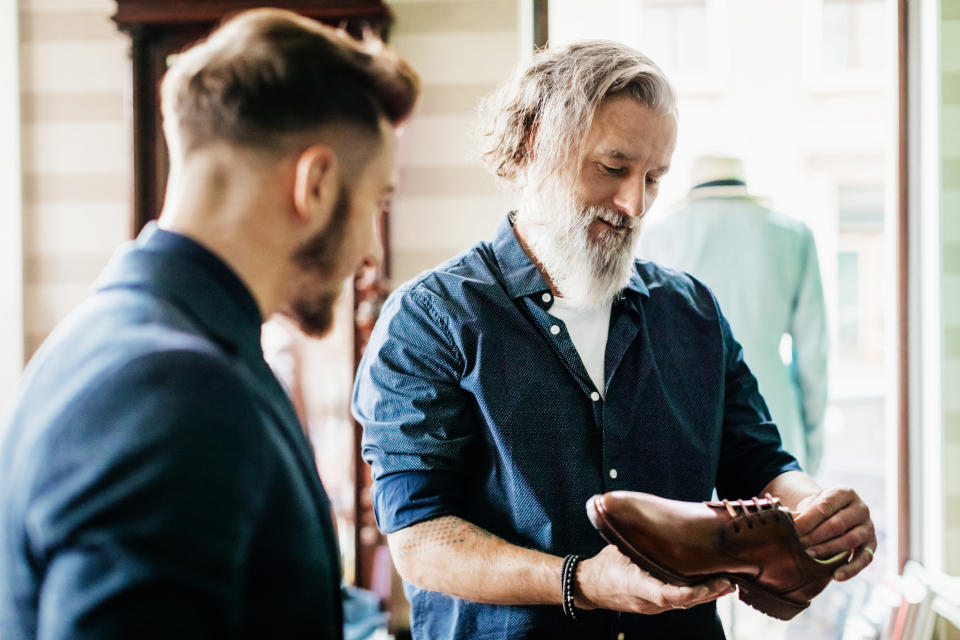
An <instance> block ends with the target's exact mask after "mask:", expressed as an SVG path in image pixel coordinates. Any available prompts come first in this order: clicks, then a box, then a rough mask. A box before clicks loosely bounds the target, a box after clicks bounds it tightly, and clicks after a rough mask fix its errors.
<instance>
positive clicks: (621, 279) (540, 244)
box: [516, 192, 640, 308]
mask: <svg viewBox="0 0 960 640" xmlns="http://www.w3.org/2000/svg"><path fill="white" fill-rule="evenodd" d="M597 218H603V219H604V220H607V221H610V222H613V223H614V224H623V225H624V226H625V227H626V228H625V229H623V230H620V231H616V230H613V229H605V230H604V231H603V232H602V233H601V234H600V235H599V236H598V237H597V238H596V239H595V240H591V238H590V235H589V226H590V224H591V223H593V221H594V220H596V219H597ZM516 220H517V221H518V222H520V223H521V224H522V226H523V234H524V235H523V239H524V241H525V242H526V243H527V246H528V247H529V248H530V250H531V252H532V253H533V255H534V256H535V257H536V261H537V262H538V263H539V264H540V268H541V269H543V271H544V272H545V273H546V274H547V275H548V276H549V277H550V279H551V280H552V281H553V284H554V285H555V286H556V288H557V290H558V291H559V293H560V295H561V296H562V297H563V298H564V300H566V301H567V302H569V303H570V304H571V305H573V306H576V307H581V308H590V307H598V306H602V305H606V304H609V303H610V302H612V301H613V300H614V298H616V297H617V296H618V295H619V294H620V292H621V291H623V289H624V287H626V286H627V284H628V283H629V282H630V277H631V275H632V274H633V269H634V267H633V263H634V255H635V251H636V246H637V241H638V240H639V237H640V224H639V220H637V219H634V218H629V217H626V216H623V215H622V214H619V213H617V212H615V211H612V210H610V209H607V208H606V207H602V206H597V205H593V206H589V205H584V204H578V203H576V202H575V200H574V199H573V198H572V197H570V196H566V197H564V196H553V197H550V196H545V195H544V194H543V193H542V192H537V193H534V194H525V197H524V199H523V203H522V206H521V208H520V210H519V211H518V212H517V214H516Z"/></svg>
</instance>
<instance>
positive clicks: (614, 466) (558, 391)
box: [353, 218, 799, 640]
mask: <svg viewBox="0 0 960 640" xmlns="http://www.w3.org/2000/svg"><path fill="white" fill-rule="evenodd" d="M549 291H550V287H549V285H548V284H547V282H546V281H545V279H544V278H543V276H542V275H541V273H540V272H539V271H538V269H537V267H536V266H535V265H534V264H533V263H532V262H531V260H530V258H529V257H528V256H527V255H526V253H525V252H524V251H523V249H522V248H521V246H520V244H519V242H518V241H517V238H516V236H515V235H514V232H513V228H512V226H511V224H510V222H509V218H508V219H506V220H504V222H503V223H502V224H501V225H500V227H499V229H498V231H497V234H496V238H495V239H494V240H493V242H492V243H491V242H484V243H480V244H478V245H476V246H475V247H473V248H472V249H470V250H468V251H466V252H465V253H463V254H461V255H459V256H457V257H456V258H454V259H452V260H450V261H448V262H446V263H445V264H442V265H440V266H439V267H437V268H436V269H433V270H432V271H428V272H426V273H424V274H422V275H420V276H419V277H417V278H415V279H414V280H412V281H411V282H408V283H407V284H405V285H403V286H401V287H400V288H399V289H397V291H395V292H394V293H393V295H392V296H391V297H390V299H389V300H388V301H387V303H386V305H385V306H384V308H383V310H382V312H381V315H380V319H379V321H378V322H377V325H376V328H375V329H374V331H373V335H372V337H371V339H370V343H369V345H368V347H367V350H366V353H365V355H364V358H363V361H362V363H361V365H360V369H359V372H358V374H357V382H356V387H355V390H354V400H353V407H354V414H355V416H356V417H357V420H358V421H359V422H360V423H361V424H362V425H363V428H364V434H363V457H364V459H365V460H366V461H367V462H368V463H370V465H371V466H372V470H373V478H374V484H373V502H374V508H375V511H376V515H377V521H378V523H379V526H380V528H381V530H382V531H384V532H385V533H391V532H393V531H397V530H400V529H403V528H405V527H409V526H411V525H413V524H416V523H418V522H422V521H424V520H427V519H430V518H436V517H438V516H443V515H455V516H459V517H461V518H463V519H465V520H468V521H469V522H472V523H474V524H475V525H477V526H479V527H482V528H483V529H486V530H488V531H490V532H491V533H494V534H496V535H498V536H500V537H501V538H503V539H504V540H506V541H508V542H510V543H513V544H516V545H520V546H523V547H529V548H533V549H539V550H541V551H544V552H547V553H551V554H554V555H558V556H562V555H566V554H569V553H578V554H583V555H585V556H592V555H594V554H596V553H597V552H599V551H600V550H601V549H602V548H603V546H604V544H605V543H604V541H603V539H602V538H601V537H600V535H599V534H598V533H597V532H596V531H595V530H594V529H593V528H592V527H591V525H590V522H589V521H588V519H587V516H586V512H585V509H584V505H585V503H586V501H587V500H588V498H590V497H591V496H592V495H594V494H597V493H603V492H606V491H612V490H615V489H627V490H632V491H644V492H647V493H653V494H656V495H660V496H664V497H667V498H671V499H675V500H688V501H700V500H709V499H710V498H711V495H712V492H713V490H714V488H716V490H717V492H718V494H719V495H720V496H721V497H729V498H742V497H750V496H753V495H756V494H757V493H758V492H759V491H760V490H761V489H762V488H763V487H764V486H765V485H766V484H767V483H768V482H769V481H770V480H772V479H773V478H774V477H776V476H777V475H779V474H781V473H783V472H785V471H789V470H792V469H798V468H799V467H798V465H797V463H796V461H795V460H794V458H793V457H792V456H790V455H789V454H788V453H786V452H785V451H783V449H782V448H781V446H780V437H779V435H778V433H777V428H776V426H775V425H774V424H773V423H772V422H771V421H770V417H769V414H768V412H767V408H766V406H765V405H764V402H763V399H762V398H761V397H760V394H759V393H758V392H757V384H756V381H755V379H754V377H753V375H752V374H751V373H750V370H749V369H748V368H747V366H746V364H745V363H744V362H743V358H742V355H741V349H740V346H739V344H737V342H736V341H735V340H734V338H733V336H732V335H731V332H730V328H729V326H728V325H727V322H726V320H725V319H724V318H723V315H722V314H721V313H720V310H719V309H718V307H717V303H716V300H715V298H714V297H713V295H712V294H711V293H710V291H709V290H708V289H707V288H706V287H705V286H704V285H702V284H701V283H700V282H698V281H697V280H695V279H693V278H691V277H690V276H687V275H684V274H681V273H678V272H676V271H671V270H668V269H663V268H660V267H658V266H657V265H655V264H653V263H651V262H643V261H638V262H637V263H636V269H635V272H634V274H633V277H632V278H631V280H630V284H629V285H628V286H627V287H626V289H625V290H624V292H623V295H622V296H621V297H619V298H618V299H617V300H616V301H615V302H614V303H613V309H612V312H611V318H610V332H609V337H608V339H607V346H606V355H605V378H606V387H607V389H606V397H605V398H603V399H600V398H599V394H596V393H595V392H596V388H595V386H594V384H593V382H592V381H591V379H590V376H589V375H588V374H587V371H586V370H585V368H584V366H583V363H582V362H581V360H580V357H579V355H578V354H577V350H576V347H575V346H574V344H573V342H572V340H571V339H570V335H569V333H568V332H567V330H566V327H565V326H564V324H563V322H562V321H561V320H559V319H557V318H555V317H553V316H551V314H550V306H551V304H552V297H551V296H548V295H544V294H545V293H549ZM555 327H556V328H555ZM557 328H559V332H557ZM595 398H596V399H595ZM406 590H407V596H408V597H409V598H410V601H411V623H412V627H413V634H414V637H415V638H429V639H431V640H437V639H440V638H464V639H466V638H471V639H474V640H476V639H480V638H498V639H499V638H539V637H544V638H546V637H550V638H557V637H580V638H604V637H610V638H615V637H616V636H617V635H618V634H619V633H620V632H623V633H624V634H625V637H627V638H630V637H644V638H659V637H670V638H722V637H723V631H722V629H721V627H720V624H719V622H718V620H717V616H716V609H715V607H714V605H713V604H712V603H711V604H708V605H702V606H699V607H694V608H692V609H689V610H686V611H677V612H670V613H665V614H660V615H656V616H640V615H633V614H618V613H614V612H609V611H596V612H589V613H586V614H584V615H583V616H581V618H582V619H581V620H578V621H571V620H568V619H566V618H565V617H564V616H563V614H562V612H561V610H560V607H559V606H529V607H520V606H501V605H488V604H479V603H475V602H468V601H466V600H461V599H458V598H454V597H451V596H448V595H445V594H441V593H435V592H431V591H425V590H423V589H418V588H416V587H414V586H412V585H409V584H408V585H406ZM557 590H558V592H559V590H560V585H559V584H558V585H557ZM638 634H639V635H638Z"/></svg>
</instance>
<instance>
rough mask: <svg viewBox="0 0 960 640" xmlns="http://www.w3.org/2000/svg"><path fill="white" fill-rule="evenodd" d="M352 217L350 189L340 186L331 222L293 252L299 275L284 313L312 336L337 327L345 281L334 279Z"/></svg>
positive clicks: (321, 334) (339, 266) (317, 335)
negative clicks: (336, 322)
mask: <svg viewBox="0 0 960 640" xmlns="http://www.w3.org/2000/svg"><path fill="white" fill-rule="evenodd" d="M349 218H350V192H349V190H348V189H347V187H346V185H344V184H341V185H340V191H339V192H338V193H337V202H336V203H335V204H334V209H333V214H332V215H331V218H330V223H329V224H328V225H327V226H326V228H325V229H323V230H322V231H320V232H318V233H317V234H316V235H314V236H313V237H311V238H309V239H308V240H307V241H306V242H304V243H303V244H302V245H301V246H300V247H299V248H298V249H297V250H296V252H294V254H293V262H294V265H295V267H296V268H297V271H299V272H300V273H299V274H298V282H296V283H295V284H294V287H293V296H292V298H291V299H290V300H289V301H288V302H287V305H286V306H285V307H284V309H283V310H282V313H283V314H284V315H285V316H287V317H289V318H290V319H291V320H293V321H294V322H295V323H296V324H297V326H298V327H299V328H300V330H301V331H303V332H304V333H305V334H307V335H308V336H312V337H315V338H319V337H322V336H324V335H326V334H327V332H329V331H330V329H331V328H332V327H333V318H334V309H335V307H336V304H337V299H338V298H339V297H340V294H341V293H342V292H343V281H342V280H337V281H334V280H333V279H334V278H336V274H337V273H338V272H339V271H340V269H342V265H339V264H338V262H339V260H341V259H342V256H341V255H340V254H341V253H342V249H343V242H344V239H345V238H346V235H347V226H348V224H349Z"/></svg>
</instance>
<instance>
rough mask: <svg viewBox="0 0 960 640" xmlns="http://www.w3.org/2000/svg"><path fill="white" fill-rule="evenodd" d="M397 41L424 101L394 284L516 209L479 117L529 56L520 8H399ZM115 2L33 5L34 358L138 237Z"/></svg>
mask: <svg viewBox="0 0 960 640" xmlns="http://www.w3.org/2000/svg"><path fill="white" fill-rule="evenodd" d="M390 4H391V6H392V8H393V9H394V11H395V13H396V17H397V22H396V26H395V28H394V30H393V35H392V44H393V45H394V46H395V47H396V48H397V49H398V50H399V51H400V52H401V53H402V54H403V55H404V56H406V57H407V58H408V59H409V60H410V61H411V62H412V63H413V64H414V65H415V67H416V68H417V69H418V70H419V71H420V73H421V75H422V77H423V81H424V92H423V99H422V101H421V104H420V106H419V110H418V113H417V114H416V117H415V118H414V120H413V121H412V122H411V123H410V124H409V126H408V127H407V131H406V132H405V134H404V136H403V139H402V142H401V150H400V180H401V182H400V189H399V192H398V194H397V198H396V201H395V207H394V214H393V224H392V238H391V240H392V242H393V274H394V282H395V283H400V282H403V281H404V280H406V279H408V278H410V277H412V276H414V275H416V274H417V273H418V272H419V271H421V270H423V269H426V268H429V267H432V266H434V265H435V264H437V263H438V262H440V261H442V260H444V259H446V258H448V257H450V256H452V255H454V254H455V253H456V252H458V251H460V250H462V249H465V248H467V247H469V246H470V245H472V244H473V243H474V242H476V241H477V240H480V239H484V238H488V237H490V235H491V234H492V231H493V230H494V228H495V227H496V224H497V222H498V221H499V220H500V218H501V216H502V215H503V214H504V213H505V212H506V210H507V209H508V207H509V197H508V196H506V195H505V194H503V193H501V192H499V191H498V190H497V188H496V187H495V185H494V183H493V180H492V178H490V177H489V176H488V175H487V174H486V173H485V172H484V171H483V170H482V169H481V168H480V167H479V164H478V162H477V161H476V159H475V158H471V153H472V150H473V142H474V138H473V132H474V131H475V129H476V126H475V125H476V118H475V107H476V105H477V102H478V101H479V99H480V97H481V96H482V95H484V94H486V93H487V92H489V91H490V90H492V89H493V88H494V86H495V85H496V83H497V82H499V81H500V80H502V79H503V78H505V77H506V75H507V73H508V72H509V71H510V69H511V68H512V67H513V66H514V64H515V63H516V61H517V59H518V57H519V51H520V40H519V36H518V30H519V27H518V22H519V19H518V2H517V1H516V0H446V1H444V0H436V1H426V2H425V1H420V0H399V1H397V2H391V3H390ZM114 8H115V4H114V2H112V1H111V0H20V1H19V18H20V20H19V24H20V38H21V43H20V69H21V77H22V99H21V109H22V122H23V127H22V135H23V154H22V155H23V189H24V193H23V246H24V256H23V257H24V280H25V299H24V312H23V313H24V333H25V343H26V353H27V357H29V355H30V354H32V353H33V351H34V350H35V349H36V347H37V346H38V345H39V344H40V342H42V340H43V339H44V338H45V337H46V335H47V334H48V333H49V332H50V330H51V329H52V328H53V327H54V326H55V325H56V323H57V322H58V321H59V320H60V319H62V318H63V316H64V315H66V314H67V313H68V312H69V311H70V310H71V309H72V308H73V307H75V306H76V305H77V304H78V303H79V302H80V301H81V300H82V299H83V297H84V296H85V295H86V293H87V292H88V291H89V287H90V285H91V283H92V282H93V280H94V279H95V278H96V276H97V274H98V273H99V272H100V270H101V269H102V268H103V266H104V264H105V263H106V261H107V260H108V259H109V256H110V254H111V253H112V251H113V249H114V248H115V247H116V246H117V245H118V244H119V243H121V242H122V241H123V240H125V239H127V238H128V234H129V228H130V221H129V220H130V218H129V215H130V214H129V210H130V204H129V203H130V201H131V199H130V185H131V156H132V154H131V140H130V131H129V123H128V122H127V121H126V120H125V118H124V109H125V105H126V104H127V102H128V101H129V96H128V95H125V92H126V84H127V74H128V40H127V38H126V37H125V36H124V35H123V34H121V33H119V32H118V31H117V30H116V28H115V27H114V25H113V23H112V22H111V21H110V16H111V15H112V13H113V11H114Z"/></svg>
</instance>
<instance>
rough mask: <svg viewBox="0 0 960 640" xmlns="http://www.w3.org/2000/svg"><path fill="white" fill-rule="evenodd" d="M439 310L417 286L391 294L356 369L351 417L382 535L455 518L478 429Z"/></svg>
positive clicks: (458, 359) (461, 364) (457, 353)
mask: <svg viewBox="0 0 960 640" xmlns="http://www.w3.org/2000/svg"><path fill="white" fill-rule="evenodd" d="M440 306H441V301H439V300H438V299H436V298H435V294H433V293H431V292H429V291H426V290H423V289H419V288H417V287H416V286H414V287H413V288H404V289H401V290H398V291H396V292H395V293H394V294H393V295H392V296H391V297H390V298H389V299H388V300H387V302H386V304H385V305H384V307H383V309H382V310H381V313H380V318H379V320H378V321H377V324H376V326H375V327H374V330H373V333H372V335H371V337H370V341H369V343H368V344H367V348H366V351H365V352H364V356H363V359H362V360H361V362H360V366H359V368H358V370H357V378H356V382H355V385H354V390H353V403H352V405H353V415H354V417H355V418H356V419H357V422H359V423H360V425H361V426H362V427H363V439H362V442H361V452H362V455H363V459H364V460H365V461H366V462H367V463H368V464H369V465H370V466H371V469H372V473H373V487H372V497H373V507H374V512H375V514H376V517H377V524H378V526H379V528H380V530H381V531H383V532H384V533H392V532H394V531H398V530H400V529H403V528H405V527H408V526H411V525H413V524H416V523H418V522H422V521H424V520H428V519H430V518H435V517H438V516H442V515H456V514H457V512H458V505H459V502H460V498H461V495H462V477H463V453H464V449H465V448H466V446H467V445H468V444H469V442H470V440H471V439H472V438H473V435H474V432H475V427H474V421H473V420H472V419H471V418H470V413H469V412H468V411H466V410H465V408H466V407H467V406H468V405H467V403H468V402H469V396H468V394H466V393H465V392H464V391H463V390H462V389H461V388H460V379H461V377H462V374H463V369H464V360H463V357H462V356H461V352H460V350H459V349H458V348H457V346H456V343H455V341H454V338H453V333H452V332H451V328H450V325H449V319H448V318H449V316H448V315H445V314H444V313H442V312H441V311H440V310H439V307H440Z"/></svg>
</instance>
